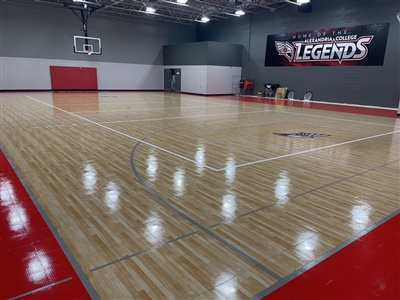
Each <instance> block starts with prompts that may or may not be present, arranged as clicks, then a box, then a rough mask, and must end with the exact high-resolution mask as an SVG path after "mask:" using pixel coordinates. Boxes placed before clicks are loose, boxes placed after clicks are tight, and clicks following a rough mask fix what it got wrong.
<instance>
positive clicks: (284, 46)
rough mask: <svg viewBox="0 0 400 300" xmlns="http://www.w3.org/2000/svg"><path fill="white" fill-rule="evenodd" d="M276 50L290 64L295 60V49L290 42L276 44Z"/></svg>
mask: <svg viewBox="0 0 400 300" xmlns="http://www.w3.org/2000/svg"><path fill="white" fill-rule="evenodd" d="M275 47H276V50H277V51H278V54H279V55H283V56H285V57H286V58H287V59H288V60H289V61H290V62H292V60H293V54H294V48H293V46H292V44H290V43H288V42H275Z"/></svg>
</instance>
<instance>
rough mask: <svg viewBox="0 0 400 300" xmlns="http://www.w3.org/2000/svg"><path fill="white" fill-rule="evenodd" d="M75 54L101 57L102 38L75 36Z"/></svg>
mask: <svg viewBox="0 0 400 300" xmlns="http://www.w3.org/2000/svg"><path fill="white" fill-rule="evenodd" d="M74 52H75V53H81V54H89V55H92V54H95V55H101V40H100V38H95V37H87V36H77V35H76V36H74Z"/></svg>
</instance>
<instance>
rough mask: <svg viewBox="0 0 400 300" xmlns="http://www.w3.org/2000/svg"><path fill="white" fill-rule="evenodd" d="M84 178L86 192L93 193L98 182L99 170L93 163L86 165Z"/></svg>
mask: <svg viewBox="0 0 400 300" xmlns="http://www.w3.org/2000/svg"><path fill="white" fill-rule="evenodd" d="M82 180H83V187H84V188H85V190H86V193H87V194H88V195H91V194H93V193H94V189H95V186H96V182H97V172H96V169H95V168H94V167H93V166H92V165H91V164H86V165H85V167H84V169H83V175H82Z"/></svg>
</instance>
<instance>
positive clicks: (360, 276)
mask: <svg viewBox="0 0 400 300" xmlns="http://www.w3.org/2000/svg"><path fill="white" fill-rule="evenodd" d="M399 260H400V213H397V214H396V215H395V216H393V217H392V218H390V219H389V220H387V221H386V222H384V223H383V224H381V225H380V226H378V227H376V228H375V229H373V230H371V231H369V232H368V233H366V234H365V235H363V236H361V237H359V238H358V239H356V240H355V241H353V242H352V243H351V244H349V245H347V246H346V247H344V248H343V249H340V250H339V251H338V252H336V253H334V254H333V255H331V256H329V257H328V258H326V259H325V260H323V261H322V262H320V263H319V264H317V265H315V266H314V267H312V268H311V269H309V270H307V271H305V272H304V273H302V274H301V275H299V276H297V277H295V278H294V279H293V280H291V281H289V282H288V283H286V284H285V285H283V286H282V287H280V288H278V289H276V290H275V291H273V292H271V293H270V294H268V295H267V296H265V297H264V298H262V299H263V300H273V299H298V300H300V299H340V300H342V299H352V300H355V299H360V300H361V299H362V300H368V299H385V300H389V299H393V300H398V299H400V268H399Z"/></svg>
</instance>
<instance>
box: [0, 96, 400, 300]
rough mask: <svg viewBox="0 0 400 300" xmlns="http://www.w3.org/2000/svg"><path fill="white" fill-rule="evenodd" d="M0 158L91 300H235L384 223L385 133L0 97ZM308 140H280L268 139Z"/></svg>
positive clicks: (155, 106) (368, 126)
mask: <svg viewBox="0 0 400 300" xmlns="http://www.w3.org/2000/svg"><path fill="white" fill-rule="evenodd" d="M0 116H1V132H0V133H1V135H0V143H1V147H2V149H3V150H4V151H5V152H6V153H7V155H8V157H9V158H10V159H11V161H12V162H13V164H14V165H15V167H16V169H17V170H18V172H19V173H20V175H21V176H22V178H23V179H24V181H25V183H26V185H27V187H28V188H29V190H30V191H31V193H32V195H33V196H34V198H35V199H36V200H37V202H38V203H39V204H40V206H41V207H42V208H43V210H44V212H45V214H46V218H48V220H49V221H50V222H51V223H52V224H53V225H54V227H55V229H56V230H57V232H58V233H59V235H60V236H61V238H62V240H63V241H64V242H65V244H66V249H65V251H69V252H70V253H71V254H72V255H73V257H74V258H75V259H76V261H77V264H78V266H79V268H80V269H81V270H82V272H83V274H84V275H85V276H86V277H87V278H88V280H89V281H90V283H91V285H92V286H93V287H94V289H95V290H96V293H97V294H98V295H99V296H100V298H102V299H140V298H152V299H158V298H160V299H161V298H170V299H214V298H218V299H248V298H251V297H253V296H255V295H257V294H259V293H260V292H261V291H263V290H265V289H266V288H268V287H271V286H273V285H274V284H277V283H278V282H279V281H280V280H283V279H285V278H287V277H290V276H292V275H293V274H294V273H295V272H296V271H297V270H300V269H302V268H305V267H307V266H308V265H310V264H313V263H314V262H315V261H317V260H318V259H319V258H321V257H323V256H325V255H327V253H330V252H332V251H334V250H335V249H337V247H339V246H340V245H342V244H343V243H345V242H346V241H348V240H350V239H351V238H352V237H354V236H356V235H357V234H359V233H360V232H362V231H363V230H365V229H366V228H368V227H370V226H372V225H374V224H376V223H378V222H380V221H381V220H382V219H384V218H386V217H387V216H389V215H391V214H393V213H396V212H398V210H399V209H400V203H399V199H400V191H399V182H400V180H399V179H400V178H399V177H400V152H399V151H400V122H399V119H396V118H387V117H377V116H368V115H359V114H350V113H341V112H333V111H323V110H315V109H307V108H298V107H289V106H279V105H268V104H262V103H252V102H244V101H236V100H227V99H221V98H215V97H201V96H194V95H184V94H169V93H162V92H100V93H49V92H43V93H40V92H37V93H3V94H1V106H0ZM297 132H306V133H321V134H327V135H328V136H322V137H314V138H290V137H285V136H279V135H276V134H274V133H297Z"/></svg>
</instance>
